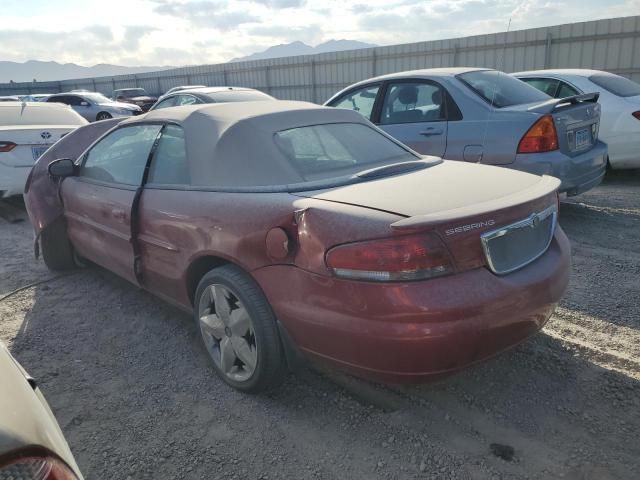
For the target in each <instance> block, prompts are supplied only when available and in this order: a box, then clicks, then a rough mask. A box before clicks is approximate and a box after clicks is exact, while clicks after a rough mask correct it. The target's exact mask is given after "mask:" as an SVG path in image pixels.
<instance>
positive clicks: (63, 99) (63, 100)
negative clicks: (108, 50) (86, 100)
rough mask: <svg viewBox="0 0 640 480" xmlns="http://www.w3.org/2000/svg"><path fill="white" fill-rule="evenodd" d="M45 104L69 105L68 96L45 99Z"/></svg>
mask: <svg viewBox="0 0 640 480" xmlns="http://www.w3.org/2000/svg"><path fill="white" fill-rule="evenodd" d="M47 102H51V103H64V104H65V105H71V103H69V102H70V100H69V96H68V95H61V96H59V97H50V98H47Z"/></svg>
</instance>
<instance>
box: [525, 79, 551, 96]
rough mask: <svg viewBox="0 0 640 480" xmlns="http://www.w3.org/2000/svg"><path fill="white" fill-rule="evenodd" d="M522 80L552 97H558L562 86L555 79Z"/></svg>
mask: <svg viewBox="0 0 640 480" xmlns="http://www.w3.org/2000/svg"><path fill="white" fill-rule="evenodd" d="M521 80H523V81H524V82H525V83H527V84H529V85H531V86H532V87H533V88H536V89H538V90H540V91H541V92H542V93H546V94H547V95H549V96H550V97H555V96H556V92H557V91H558V85H559V84H560V81H559V80H556V79H554V78H522V79H521Z"/></svg>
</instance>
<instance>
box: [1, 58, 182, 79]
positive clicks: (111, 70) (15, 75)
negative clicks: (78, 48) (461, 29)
mask: <svg viewBox="0 0 640 480" xmlns="http://www.w3.org/2000/svg"><path fill="white" fill-rule="evenodd" d="M169 68H173V67H153V66H149V67H123V66H121V65H109V64H107V63H99V64H98V65H94V66H93V67H83V66H82V65H76V64H75V63H58V62H41V61H39V60H28V61H26V62H24V63H19V62H8V61H0V83H6V82H9V81H10V80H13V81H14V82H30V81H32V80H33V79H34V78H35V79H36V80H38V81H39V82H43V81H46V80H67V79H71V78H89V77H101V76H110V75H126V74H133V73H143V72H152V71H157V70H167V69H169Z"/></svg>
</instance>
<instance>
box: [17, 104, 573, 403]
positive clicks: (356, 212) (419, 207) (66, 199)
mask: <svg viewBox="0 0 640 480" xmlns="http://www.w3.org/2000/svg"><path fill="white" fill-rule="evenodd" d="M56 158H57V159H63V160H58V161H53V160H55V159H56ZM65 159H69V160H65ZM70 162H73V165H72V166H69V164H70ZM558 187H559V181H558V180H557V179H555V178H553V177H547V176H543V177H539V176H536V175H531V174H528V173H523V172H518V171H513V170H507V169H500V168H496V167H491V166H484V165H470V164H464V163H460V162H450V161H442V160H441V159H439V158H436V157H422V156H420V155H418V154H416V153H415V152H413V151H412V150H410V149H409V148H408V147H406V146H404V145H402V144H400V143H399V142H397V141H396V140H394V139H392V138H391V137H389V136H388V135H387V134H385V133H384V132H382V131H380V130H378V129H377V128H376V127H375V126H373V125H372V124H371V123H369V122H368V121H367V120H365V119H364V118H363V117H362V116H360V115H359V114H357V113H355V112H352V111H347V110H338V109H331V108H325V107H318V106H315V105H311V104H306V103H301V102H247V103H246V104H235V105H234V104H220V105H206V106H197V107H177V108H171V109H162V110H158V111H152V112H150V113H148V114H146V115H143V116H140V117H137V118H135V119H128V120H124V121H115V120H114V121H112V122H111V123H98V124H93V125H89V126H86V127H83V128H81V129H78V130H77V131H75V132H74V133H73V134H70V135H69V136H68V137H65V139H63V141H61V142H59V143H58V144H57V145H56V146H54V147H53V148H52V149H51V150H50V151H48V152H47V153H46V154H45V155H44V156H43V157H42V158H41V159H40V160H39V162H38V164H37V165H36V166H35V168H34V170H33V172H32V175H31V177H30V179H29V182H28V187H27V190H26V194H25V197H26V204H27V208H28V211H29V215H30V217H31V219H32V222H33V225H34V227H35V229H36V233H37V234H38V235H40V236H41V238H42V248H43V254H44V257H45V261H47V255H49V261H48V262H47V263H48V264H50V263H51V265H53V266H55V267H60V266H63V267H65V266H70V263H69V262H67V263H64V262H61V261H60V258H58V257H56V258H53V257H52V253H51V245H55V246H57V247H60V246H61V245H62V247H64V248H66V247H65V245H67V244H68V245H69V246H70V249H72V250H73V252H74V255H75V256H81V257H84V258H86V259H88V260H91V261H92V262H95V263H97V264H99V265H101V266H103V267H105V268H107V269H109V270H111V271H113V272H115V273H116V274H118V275H120V276H121V277H123V278H125V279H127V280H129V281H130V282H132V283H134V284H135V285H138V286H140V287H142V288H145V289H147V290H149V291H150V292H152V293H154V294H156V295H158V296H159V297H161V298H163V299H165V300H167V301H168V302H170V303H172V304H174V305H176V306H178V307H180V308H182V309H184V310H185V311H188V312H193V314H194V319H195V321H196V323H197V324H198V326H199V328H200V330H201V333H202V335H203V340H204V344H205V347H206V349H207V351H208V353H209V355H210V356H211V358H212V360H213V363H214V367H215V368H216V371H217V372H218V373H219V374H220V376H221V378H222V379H223V380H225V381H226V382H227V383H229V384H231V385H232V386H234V387H236V388H238V389H240V390H244V391H259V390H261V389H263V388H266V387H267V386H268V385H270V384H273V383H274V382H275V379H276V378H277V377H278V372H280V367H281V366H282V364H283V363H285V360H286V358H291V357H290V356H289V353H290V352H291V351H294V352H301V353H302V354H304V355H306V356H310V357H314V358H316V359H320V360H325V361H328V362H330V363H332V364H334V365H336V366H339V367H341V368H344V369H346V370H348V371H350V372H352V373H354V374H357V375H360V376H363V377H367V378H371V379H375V380H381V381H386V382H415V381H424V380H428V379H430V378H434V377H436V376H440V375H443V374H448V373H450V372H454V371H457V370H459V369H461V368H463V367H466V366H468V365H471V364H474V363H476V362H478V361H481V360H484V359H487V358H489V357H491V356H492V355H494V354H496V353H498V352H500V351H502V350H505V349H507V348H509V347H512V346H514V345H516V344H518V343H519V342H521V341H523V340H525V339H526V338H528V337H529V336H531V335H532V334H534V333H535V332H537V331H538V330H539V329H540V328H542V326H543V325H544V324H545V322H546V321H547V320H548V318H549V316H550V315H551V313H552V312H553V310H554V308H555V306H556V304H557V303H558V301H559V300H560V298H561V296H562V294H563V292H564V290H565V288H566V286H567V283H568V276H569V258H570V253H569V243H568V240H567V238H566V236H565V235H564V233H563V231H562V229H561V228H560V226H559V225H558V224H557V209H558V203H557V189H558ZM60 225H62V227H60ZM54 227H55V228H54ZM50 229H52V231H53V230H55V232H56V233H55V236H54V237H55V238H53V237H52V235H53V234H51V235H49V238H47V239H45V236H46V235H47V232H48V231H49V230H50ZM45 240H46V242H45ZM45 243H47V244H48V246H47V245H45ZM64 248H62V249H61V248H58V250H56V251H57V252H60V251H63V250H64ZM47 249H49V251H47ZM56 255H58V256H59V253H56ZM63 260H64V259H63ZM56 262H57V263H56ZM51 265H50V266H51ZM271 324H273V325H271ZM274 364H277V365H274ZM265 372H266V373H265Z"/></svg>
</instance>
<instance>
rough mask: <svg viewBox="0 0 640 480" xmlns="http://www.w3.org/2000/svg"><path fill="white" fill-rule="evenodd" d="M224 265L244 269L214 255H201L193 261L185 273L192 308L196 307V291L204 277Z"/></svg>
mask: <svg viewBox="0 0 640 480" xmlns="http://www.w3.org/2000/svg"><path fill="white" fill-rule="evenodd" d="M223 265H236V266H237V267H238V268H242V266H240V265H237V264H235V263H234V262H232V261H230V260H229V259H227V258H223V257H220V256H217V255H212V254H206V255H201V256H199V257H197V258H195V259H193V260H192V261H191V263H190V264H189V266H188V267H187V270H186V273H185V287H186V289H187V295H188V297H189V302H190V303H191V306H193V305H194V298H195V296H196V289H197V288H198V283H200V280H201V279H202V277H204V276H205V275H206V274H207V272H210V271H211V270H213V269H214V268H217V267H221V266H223ZM243 270H244V269H243Z"/></svg>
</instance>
